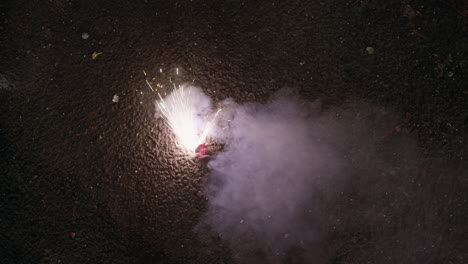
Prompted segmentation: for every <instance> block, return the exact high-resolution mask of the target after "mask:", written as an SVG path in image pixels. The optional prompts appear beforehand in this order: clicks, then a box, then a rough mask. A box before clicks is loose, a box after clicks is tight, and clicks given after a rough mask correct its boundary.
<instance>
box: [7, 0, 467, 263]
mask: <svg viewBox="0 0 468 264" xmlns="http://www.w3.org/2000/svg"><path fill="white" fill-rule="evenodd" d="M466 8H467V7H466V6H463V1H435V0H430V1H393V0H392V1H383V0H382V1H377V0H368V1H349V0H348V1H347V0H342V1H296V0H290V1H201V0H192V1H189V0H177V1H175V0H167V1H151V0H138V1H121V0H116V1H58V0H50V1H31V0H30V1H26V0H17V1H2V2H1V3H0V13H1V15H0V62H1V63H0V157H1V159H0V259H1V261H0V262H1V263H233V262H234V260H233V257H232V255H233V252H232V249H230V248H229V246H228V244H227V242H226V241H224V240H223V239H222V238H220V237H211V238H210V239H206V237H207V236H211V235H207V236H203V235H200V234H197V233H196V232H195V231H194V228H195V226H196V225H197V223H199V219H200V217H201V216H202V215H203V213H204V212H205V211H206V198H205V196H204V194H203V192H202V186H203V181H204V179H205V178H206V177H207V175H208V173H209V170H208V169H207V167H206V163H205V161H199V160H194V159H189V158H187V157H185V156H184V155H182V154H181V153H180V152H179V151H178V149H177V148H174V144H173V142H174V140H173V138H172V135H171V133H170V132H169V131H167V129H166V128H165V127H164V126H163V124H162V121H161V120H157V119H156V118H155V117H154V113H155V108H154V100H155V99H157V98H156V96H155V94H153V93H151V92H150V90H149V89H148V87H147V86H146V84H145V76H144V74H143V72H142V71H143V70H144V71H146V73H148V76H149V77H150V78H151V80H152V82H153V84H157V83H161V84H165V85H166V86H169V84H170V83H169V78H171V80H173V81H175V82H178V83H182V82H192V83H194V84H195V85H197V86H199V87H201V88H202V89H203V90H204V92H205V93H206V94H207V95H209V96H210V97H211V98H212V99H213V100H215V101H216V102H219V101H221V100H223V99H226V98H233V99H234V100H236V101H238V102H247V101H257V102H264V101H265V100H267V99H268V97H269V96H270V95H271V94H273V93H274V92H275V91H277V90H279V89H281V88H284V87H289V88H294V89H297V90H298V92H299V94H300V95H301V97H302V98H304V99H305V100H310V101H313V100H317V99H319V100H321V101H322V102H323V104H324V107H340V106H341V105H343V104H345V103H348V102H356V101H365V102H368V103H370V104H373V105H378V106H382V107H388V108H390V109H393V110H394V111H395V113H396V114H397V115H398V118H397V119H396V120H392V122H394V126H393V125H392V127H394V128H395V129H394V131H390V134H392V133H393V134H395V135H396V136H399V135H401V134H403V135H404V136H405V137H409V138H411V139H412V140H414V142H416V144H415V145H416V147H415V148H416V149H417V151H416V152H417V155H416V154H415V155H405V153H399V152H398V148H395V149H392V150H391V151H393V152H395V153H397V154H395V155H396V156H398V158H395V160H393V161H392V163H391V164H393V165H392V166H393V167H394V168H396V167H398V168H399V169H397V171H398V172H396V173H393V172H392V171H387V172H386V173H387V174H385V175H390V176H388V177H387V178H385V177H383V178H382V180H375V179H373V180H371V179H368V178H366V177H357V178H355V179H354V180H352V181H351V182H349V185H348V186H347V188H346V191H344V192H343V193H342V194H341V195H340V196H338V197H337V198H336V201H335V203H334V204H333V205H331V206H330V208H328V209H329V210H330V215H331V218H332V219H335V220H337V221H338V222H339V225H338V228H337V229H334V230H327V231H325V233H327V235H326V238H324V239H323V240H322V241H321V243H320V245H319V247H318V248H320V250H321V251H323V252H324V253H323V254H321V255H323V256H324V257H323V259H321V260H320V261H321V262H324V263H454V264H461V263H466V261H467V259H468V256H467V255H466V246H467V240H466V220H467V209H466V208H467V200H466V197H467V196H466V194H467V183H468V182H467V178H466V171H467V166H466V158H467V156H466V151H467V145H466V143H465V141H466V132H467V113H468V111H467V109H468V105H467V102H468V101H467V96H468V90H467V85H466V74H467V71H466V63H467V61H466V46H467V45H466V44H467V41H466V40H467V38H466V36H467V24H466V22H467V17H466V14H467V13H466V10H467V9H466ZM85 32H86V33H88V34H89V38H88V39H83V38H82V33H85ZM367 47H372V48H373V49H374V53H373V54H369V52H368V51H366V48H367ZM93 52H102V54H101V55H99V56H97V57H96V58H95V59H92V54H93ZM176 68H179V75H176V74H175V69H176ZM159 69H163V72H162V73H160V72H159ZM152 78H154V79H152ZM114 94H118V95H119V98H120V100H119V102H118V103H113V102H112V98H113V96H114ZM369 120H370V124H371V125H370V127H372V124H374V123H372V122H373V121H372V118H371V117H369ZM375 122H376V123H378V122H377V121H375ZM393 152H392V153H393ZM400 154H401V155H400ZM400 156H401V157H400ZM408 159H409V160H408ZM415 159H417V162H414V160H415ZM399 162H401V163H399ZM399 164H400V165H399ZM376 166H378V164H376ZM400 169H401V170H400ZM397 190H398V191H397ZM72 233H74V234H76V236H75V238H74V239H73V238H71V236H72V235H71V234H72ZM207 240H210V241H211V242H209V243H208V242H207ZM213 242H214V243H213ZM301 250H306V251H307V250H309V249H301ZM310 250H317V249H310ZM294 256H300V252H299V253H298V252H295V251H291V252H289V253H288V258H287V259H286V263H304V261H302V260H301V258H300V257H294Z"/></svg>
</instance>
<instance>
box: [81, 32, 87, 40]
mask: <svg viewBox="0 0 468 264" xmlns="http://www.w3.org/2000/svg"><path fill="white" fill-rule="evenodd" d="M81 38H82V39H88V38H89V34H88V33H86V32H85V33H83V34H81Z"/></svg>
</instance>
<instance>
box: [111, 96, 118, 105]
mask: <svg viewBox="0 0 468 264" xmlns="http://www.w3.org/2000/svg"><path fill="white" fill-rule="evenodd" d="M112 102H114V103H118V102H119V96H118V95H117V94H114V97H112Z"/></svg>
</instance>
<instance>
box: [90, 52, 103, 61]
mask: <svg viewBox="0 0 468 264" xmlns="http://www.w3.org/2000/svg"><path fill="white" fill-rule="evenodd" d="M101 54H102V52H93V54H91V58H93V60H94V59H96V57H97V56H99V55H101Z"/></svg>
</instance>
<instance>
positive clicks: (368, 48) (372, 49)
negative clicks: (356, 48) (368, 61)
mask: <svg viewBox="0 0 468 264" xmlns="http://www.w3.org/2000/svg"><path fill="white" fill-rule="evenodd" d="M366 51H367V53H368V54H369V55H372V54H374V53H375V49H374V48H373V47H367V48H366Z"/></svg>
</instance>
